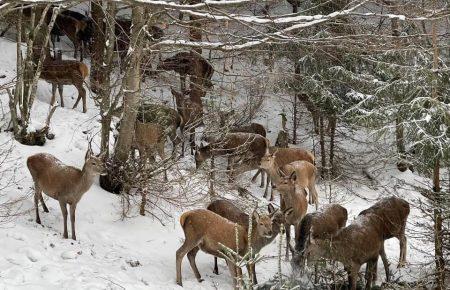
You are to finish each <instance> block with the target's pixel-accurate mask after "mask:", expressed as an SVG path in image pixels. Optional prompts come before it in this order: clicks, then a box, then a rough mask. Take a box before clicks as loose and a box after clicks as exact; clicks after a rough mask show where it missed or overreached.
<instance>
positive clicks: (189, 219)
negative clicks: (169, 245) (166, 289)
mask: <svg viewBox="0 0 450 290" xmlns="http://www.w3.org/2000/svg"><path fill="white" fill-rule="evenodd" d="M253 217H254V220H255V228H254V229H253V230H252V233H251V241H252V242H253V241H257V240H258V239H261V238H271V237H272V235H273V227H272V217H270V216H268V215H263V216H261V217H260V216H259V215H258V213H256V212H254V213H253ZM180 224H181V227H182V228H183V231H184V236H185V240H184V243H183V245H182V246H181V247H180V248H179V249H178V250H177V253H176V270H177V284H178V285H180V286H182V277H181V262H182V260H183V257H184V256H185V255H186V254H187V256H188V259H189V263H190V264H191V268H192V270H193V271H194V274H195V277H196V278H197V280H198V281H199V282H202V281H203V279H202V278H201V275H200V273H199V271H198V269H197V265H196V264H195V256H196V255H197V252H198V251H199V250H202V251H203V252H205V253H208V254H210V255H213V256H216V257H220V258H223V253H224V248H223V246H225V247H227V248H229V249H233V250H236V249H237V254H239V255H240V256H244V255H245V254H246V253H247V252H248V250H249V241H248V235H247V231H246V230H245V228H244V227H243V226H241V225H239V224H237V223H234V222H232V221H230V220H228V219H226V218H224V217H221V216H220V215H218V214H216V213H214V212H212V211H209V210H206V209H197V210H191V211H188V212H185V213H184V214H183V215H182V216H181V217H180ZM236 231H237V238H236ZM236 240H237V241H236ZM236 242H237V244H236ZM221 245H223V246H221ZM226 261H227V264H228V268H229V270H230V273H231V276H232V277H233V286H234V288H235V289H237V277H239V276H240V275H241V269H240V268H239V267H237V266H236V265H234V264H233V263H232V262H230V261H228V260H226Z"/></svg>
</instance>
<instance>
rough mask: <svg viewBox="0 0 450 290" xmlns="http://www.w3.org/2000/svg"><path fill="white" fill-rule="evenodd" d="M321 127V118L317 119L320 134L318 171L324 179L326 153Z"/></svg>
mask: <svg viewBox="0 0 450 290" xmlns="http://www.w3.org/2000/svg"><path fill="white" fill-rule="evenodd" d="M323 127H324V125H323V116H320V117H319V134H320V139H319V140H320V141H319V142H320V158H321V164H322V170H321V171H320V175H321V176H322V178H324V173H325V171H326V170H327V152H326V150H325V130H324V128H323Z"/></svg>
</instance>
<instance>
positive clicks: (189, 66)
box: [157, 51, 214, 92]
mask: <svg viewBox="0 0 450 290" xmlns="http://www.w3.org/2000/svg"><path fill="white" fill-rule="evenodd" d="M157 69H158V70H165V71H171V70H173V71H175V72H176V73H178V74H180V82H181V91H182V92H184V91H186V75H190V76H198V77H199V78H200V79H203V82H202V83H203V87H207V88H210V87H212V82H211V78H212V75H213V73H214V68H213V67H212V65H211V64H210V63H209V62H208V61H207V60H206V59H204V58H203V57H202V56H201V55H199V54H198V53H195V52H186V51H183V52H179V53H177V54H175V55H174V56H172V57H169V58H166V59H165V60H163V61H161V62H160V63H159V64H158V66H157ZM190 89H192V88H190Z"/></svg>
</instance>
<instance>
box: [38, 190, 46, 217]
mask: <svg viewBox="0 0 450 290" xmlns="http://www.w3.org/2000/svg"><path fill="white" fill-rule="evenodd" d="M39 200H40V201H41V204H42V208H43V209H44V212H48V208H47V205H46V204H45V202H44V197H43V196H42V191H41V192H40V193H39Z"/></svg>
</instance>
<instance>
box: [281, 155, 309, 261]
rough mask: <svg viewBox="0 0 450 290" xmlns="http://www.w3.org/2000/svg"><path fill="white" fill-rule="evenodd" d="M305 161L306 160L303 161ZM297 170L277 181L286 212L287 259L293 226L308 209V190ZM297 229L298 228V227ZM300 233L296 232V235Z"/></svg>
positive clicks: (283, 210)
mask: <svg viewBox="0 0 450 290" xmlns="http://www.w3.org/2000/svg"><path fill="white" fill-rule="evenodd" d="M301 162H305V161H301ZM297 174H298V173H297V172H296V171H293V172H292V174H291V175H290V176H284V177H283V178H281V179H280V180H279V181H278V182H277V183H276V188H277V190H278V191H279V192H280V195H281V198H280V209H281V211H282V212H283V213H284V218H285V224H284V226H285V230H286V260H288V259H289V250H290V247H291V246H290V243H291V226H295V225H297V224H298V223H299V222H300V221H301V220H302V219H303V217H304V216H305V215H306V212H307V211H308V201H307V200H306V195H307V193H306V190H305V187H302V186H301V185H300V184H299V183H298V181H297ZM296 230H298V229H297V228H296ZM298 235H299V234H298V233H297V232H295V236H298Z"/></svg>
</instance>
